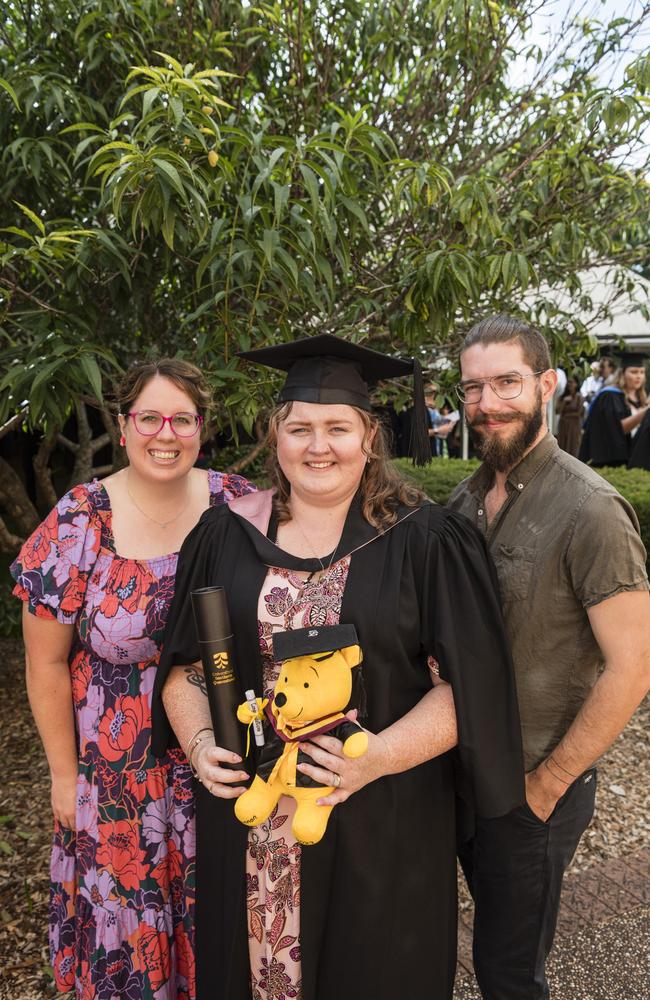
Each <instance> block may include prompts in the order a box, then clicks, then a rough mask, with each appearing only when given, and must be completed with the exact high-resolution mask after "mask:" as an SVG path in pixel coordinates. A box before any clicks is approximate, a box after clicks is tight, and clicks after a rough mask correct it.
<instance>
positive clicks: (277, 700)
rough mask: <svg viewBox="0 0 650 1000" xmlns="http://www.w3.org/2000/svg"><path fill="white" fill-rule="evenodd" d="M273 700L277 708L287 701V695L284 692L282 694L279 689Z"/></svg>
mask: <svg viewBox="0 0 650 1000" xmlns="http://www.w3.org/2000/svg"><path fill="white" fill-rule="evenodd" d="M274 701H275V704H276V705H277V706H278V708H282V706H283V705H286V703H287V696H286V694H282V691H280V694H276V696H275V698H274Z"/></svg>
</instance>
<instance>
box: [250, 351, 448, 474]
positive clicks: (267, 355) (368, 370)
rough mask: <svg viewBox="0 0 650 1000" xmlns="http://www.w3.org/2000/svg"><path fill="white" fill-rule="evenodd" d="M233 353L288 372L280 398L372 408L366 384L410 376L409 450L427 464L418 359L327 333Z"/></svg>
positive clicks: (426, 444)
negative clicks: (384, 352) (411, 406)
mask: <svg viewBox="0 0 650 1000" xmlns="http://www.w3.org/2000/svg"><path fill="white" fill-rule="evenodd" d="M238 356H239V357H240V358H245V359H246V360H247V361H254V362H255V363H256V364H259V365H265V366H266V367H267V368H277V369H279V370H280V371H284V372H287V378H286V380H285V383H284V386H283V387H282V390H281V392H280V396H279V402H280V403H286V402H289V401H299V402H303V403H345V404H347V405H348V406H358V407H359V408H360V409H362V410H368V411H372V404H371V402H370V395H369V392H368V386H369V385H372V384H374V383H376V382H379V381H380V380H381V379H389V378H399V377H401V376H403V375H413V379H414V389H413V404H414V414H413V417H414V419H413V421H412V426H413V431H412V441H411V447H410V453H411V456H412V457H413V460H414V462H416V464H418V465H424V464H426V462H428V461H429V459H430V458H431V449H430V446H429V438H428V433H427V422H426V410H425V405H424V393H423V388H422V369H421V367H420V363H419V361H417V359H415V358H393V357H391V356H390V355H388V354H382V353H381V352H380V351H373V350H372V349H371V348H369V347H362V346H361V345H359V344H352V343H350V341H348V340H342V339H341V338H340V337H334V336H332V335H331V334H320V335H319V336H316V337H305V338H303V339H301V340H292V341H289V342H288V343H285V344H276V345H275V346H273V347H260V348H257V349H255V350H253V351H240V352H239V353H238Z"/></svg>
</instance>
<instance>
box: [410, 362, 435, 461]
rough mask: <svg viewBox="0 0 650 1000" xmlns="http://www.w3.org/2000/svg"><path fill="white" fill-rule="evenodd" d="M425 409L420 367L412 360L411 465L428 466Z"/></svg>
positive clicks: (429, 459)
mask: <svg viewBox="0 0 650 1000" xmlns="http://www.w3.org/2000/svg"><path fill="white" fill-rule="evenodd" d="M427 428H428V421H427V408H426V403H425V402H424V380H423V378H422V366H421V365H420V362H419V361H418V360H417V358H414V359H413V421H412V423H411V440H410V442H409V452H410V456H411V458H412V459H413V465H428V464H429V462H430V461H431V445H430V444H429V434H428V430H427Z"/></svg>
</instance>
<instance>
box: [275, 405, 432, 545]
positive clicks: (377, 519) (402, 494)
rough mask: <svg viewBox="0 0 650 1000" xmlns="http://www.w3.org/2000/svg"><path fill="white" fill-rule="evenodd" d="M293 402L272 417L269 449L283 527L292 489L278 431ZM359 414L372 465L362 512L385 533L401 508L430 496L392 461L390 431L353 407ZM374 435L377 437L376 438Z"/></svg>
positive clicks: (363, 490) (374, 417)
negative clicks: (282, 465)
mask: <svg viewBox="0 0 650 1000" xmlns="http://www.w3.org/2000/svg"><path fill="white" fill-rule="evenodd" d="M292 405H293V404H292V403H291V402H287V403H281V404H280V405H279V406H276V407H275V409H273V410H272V411H271V413H270V415H269V426H268V431H267V438H266V445H267V448H268V454H269V457H268V461H267V472H268V475H269V479H270V480H271V485H272V486H274V487H275V489H276V494H275V496H274V498H273V509H274V511H275V513H276V515H277V517H278V521H279V523H280V524H286V522H287V521H290V520H291V509H290V504H289V500H290V496H291V485H290V483H289V480H288V479H287V477H286V476H285V474H284V473H283V471H282V469H281V468H280V463H279V462H278V456H277V450H276V444H277V440H278V427H279V426H280V424H281V423H282V422H283V420H286V419H287V417H288V416H289V414H290V413H291V407H292ZM352 409H353V410H355V411H356V413H358V414H359V416H360V417H361V420H362V421H363V426H364V429H365V433H364V438H363V443H362V446H361V447H362V448H363V452H364V454H365V455H366V457H367V458H368V459H369V461H368V462H367V463H366V465H365V467H364V470H363V473H362V475H361V483H360V485H359V493H360V496H361V512H362V514H363V516H364V518H365V519H366V521H368V523H369V524H371V525H372V526H373V528H377V529H378V530H379V531H384V530H385V529H386V528H390V526H391V525H392V524H394V523H395V521H396V520H397V508H398V507H399V506H400V505H404V506H406V507H418V506H419V505H420V504H421V503H422V501H423V500H425V499H426V495H425V494H424V493H423V492H422V490H420V489H418V487H417V486H415V485H414V484H413V483H410V482H409V481H408V480H407V479H405V478H404V477H403V476H401V475H400V474H399V473H398V472H397V471H396V469H395V467H394V466H393V464H392V462H391V460H390V450H389V448H388V444H387V440H386V431H385V430H384V426H383V424H382V422H381V420H380V419H379V417H378V416H377V415H376V414H374V413H368V412H367V411H366V410H362V409H360V408H359V407H357V406H353V407H352ZM373 431H374V437H373Z"/></svg>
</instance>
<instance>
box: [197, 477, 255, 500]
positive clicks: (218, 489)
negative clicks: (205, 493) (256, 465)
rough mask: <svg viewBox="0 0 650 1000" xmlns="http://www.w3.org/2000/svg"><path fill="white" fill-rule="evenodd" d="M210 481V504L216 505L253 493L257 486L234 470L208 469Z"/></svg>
mask: <svg viewBox="0 0 650 1000" xmlns="http://www.w3.org/2000/svg"><path fill="white" fill-rule="evenodd" d="M208 477H209V482H210V506H211V507H218V506H219V504H222V503H228V501H229V500H234V499H235V497H242V496H245V495H246V493H255V491H256V490H257V487H256V486H255V485H254V484H253V483H251V482H249V481H248V479H245V478H244V477H243V476H238V475H236V473H234V472H218V471H217V470H216V469H210V470H209V472H208Z"/></svg>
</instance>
